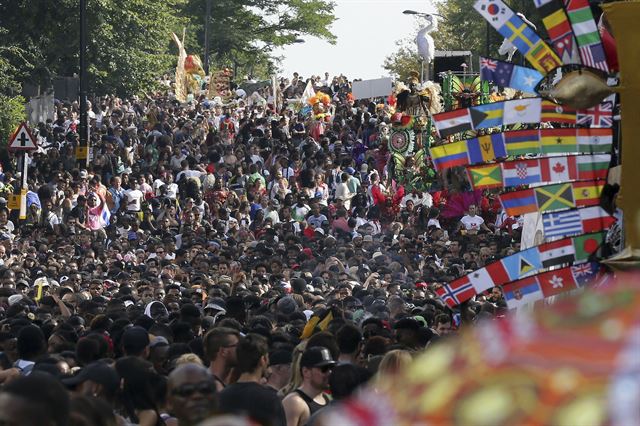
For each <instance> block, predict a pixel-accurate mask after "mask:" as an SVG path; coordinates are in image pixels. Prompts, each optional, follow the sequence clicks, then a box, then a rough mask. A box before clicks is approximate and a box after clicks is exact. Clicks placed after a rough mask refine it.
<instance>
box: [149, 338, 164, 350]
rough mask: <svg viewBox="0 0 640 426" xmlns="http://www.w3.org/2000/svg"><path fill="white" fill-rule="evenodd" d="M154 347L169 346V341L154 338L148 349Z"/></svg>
mask: <svg viewBox="0 0 640 426" xmlns="http://www.w3.org/2000/svg"><path fill="white" fill-rule="evenodd" d="M156 346H169V341H168V340H167V338H166V337H163V336H156V337H154V338H153V340H152V341H151V343H149V348H155V347H156Z"/></svg>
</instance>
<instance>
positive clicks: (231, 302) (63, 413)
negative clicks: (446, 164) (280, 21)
mask: <svg viewBox="0 0 640 426" xmlns="http://www.w3.org/2000/svg"><path fill="white" fill-rule="evenodd" d="M312 80H313V84H314V86H315V89H316V90H318V91H322V92H324V93H327V94H328V95H329V96H330V99H331V105H330V106H329V108H327V109H326V110H325V111H324V112H323V114H320V115H318V114H316V113H317V111H309V108H305V106H306V105H304V103H303V104H301V105H300V104H298V105H296V104H295V103H291V104H290V103H288V102H287V101H284V104H283V105H284V106H282V107H276V106H274V104H280V102H282V100H280V101H279V100H277V99H274V98H273V97H269V96H267V95H266V94H263V95H264V96H259V94H250V95H249V96H246V93H244V92H242V91H238V92H237V93H238V97H237V99H235V100H233V102H231V101H229V103H228V104H224V103H223V101H222V100H220V99H215V100H210V99H209V100H208V99H205V98H204V97H201V98H199V99H196V100H195V101H193V102H189V103H187V104H180V103H179V102H176V101H174V100H172V98H171V96H170V95H161V94H157V95H153V96H149V97H148V98H146V99H142V98H131V99H119V98H117V97H114V96H107V97H100V98H94V99H92V104H91V105H90V112H89V120H90V138H91V144H92V155H91V159H90V161H88V162H86V163H85V162H84V161H82V162H81V163H80V164H81V165H79V163H78V162H77V161H76V156H75V147H76V146H77V143H78V130H79V118H78V117H79V108H78V104H77V102H63V101H56V119H55V120H54V121H48V122H46V123H40V124H39V125H38V127H37V132H35V133H36V134H37V137H38V140H39V144H40V147H39V149H38V151H35V152H33V153H31V154H30V158H29V160H28V179H27V180H28V185H29V192H28V193H27V210H26V219H19V217H18V216H19V211H18V209H11V210H9V209H8V208H7V198H8V194H9V193H10V192H12V190H14V189H17V188H18V187H19V185H20V182H21V178H22V176H21V173H20V172H18V168H17V162H16V159H15V158H13V157H12V156H5V157H4V158H0V160H1V161H2V167H3V171H2V173H3V174H2V181H3V183H2V185H3V187H2V189H3V191H4V192H2V194H4V198H3V199H0V206H1V207H0V265H1V266H0V284H1V286H0V318H1V322H0V325H1V329H0V350H1V351H2V352H0V368H1V369H2V370H1V371H0V382H2V392H0V423H2V422H3V421H5V422H9V424H24V425H27V424H28V425H66V424H72V425H115V424H119V425H124V424H140V425H144V426H151V425H162V424H166V425H180V426H184V425H195V424H198V423H199V422H201V421H204V420H206V419H209V420H208V421H212V422H215V421H216V420H217V421H220V422H223V421H228V422H229V423H210V424H249V423H242V422H243V421H253V422H254V423H253V424H256V423H257V424H264V425H274V426H275V425H289V426H302V425H305V424H322V413H323V410H325V407H327V406H330V405H332V404H335V403H339V401H340V400H341V399H343V398H346V397H348V396H349V395H350V394H351V393H352V392H353V391H354V390H355V389H357V388H358V387H359V386H360V385H362V384H364V383H367V382H368V383H375V380H376V378H377V377H379V376H380V375H381V374H383V373H385V372H386V373H392V372H393V371H395V370H396V369H398V368H400V367H401V366H402V365H404V364H405V363H407V362H408V361H409V360H410V359H411V358H412V356H413V355H415V354H416V353H418V352H420V351H424V350H425V349H426V348H428V347H429V346H430V345H432V344H433V343H434V342H435V341H437V340H438V339H444V338H446V336H447V335H448V334H450V333H455V332H456V331H457V330H458V329H459V328H460V327H461V326H462V325H464V324H466V323H472V322H474V321H476V320H478V319H479V318H482V317H489V318H491V317H496V316H501V315H503V314H504V312H505V309H506V305H505V302H504V299H503V297H502V294H501V292H500V289H499V288H495V289H493V290H492V291H490V292H487V293H486V294H484V295H481V296H478V297H476V298H475V299H474V300H473V301H471V302H469V303H465V304H464V305H463V306H462V307H460V308H457V309H455V310H452V309H450V308H449V307H447V305H446V304H444V303H443V302H442V301H441V300H440V299H439V298H438V296H437V294H436V292H435V290H436V288H437V287H438V286H439V285H441V284H442V283H445V282H448V281H451V280H452V279H455V278H457V277H459V276H461V275H463V274H465V273H468V272H469V271H472V270H475V269H477V268H479V267H482V266H483V265H485V264H487V263H488V262H491V261H493V260H495V259H497V258H499V257H502V256H505V255H508V254H511V253H513V252H515V251H517V250H519V241H520V236H519V232H520V229H521V227H522V223H521V222H520V220H519V219H518V218H513V217H506V216H505V215H504V214H503V213H502V212H501V209H500V207H499V203H498V202H497V200H496V199H495V197H493V196H491V194H487V193H482V192H479V191H475V192H474V191H469V190H468V187H465V183H464V182H463V180H458V179H456V176H451V175H448V176H446V179H447V180H443V179H444V178H442V177H441V178H440V180H439V181H437V182H435V183H434V184H433V186H432V187H431V190H430V191H429V192H415V191H413V192H410V191H405V188H403V187H402V186H401V185H399V184H398V182H396V181H395V180H394V179H393V176H392V175H390V173H389V168H388V160H389V151H388V148H387V142H388V141H387V140H385V137H388V132H386V131H383V129H384V128H385V127H388V126H391V124H392V123H391V113H392V111H389V110H388V109H380V108H377V106H376V104H375V103H373V102H369V101H354V100H353V98H352V96H350V95H349V82H348V81H347V80H346V78H344V77H342V76H340V77H337V78H334V79H333V80H330V79H329V76H328V74H326V75H325V77H314V78H313V79H312ZM306 82H307V80H306V79H304V78H303V77H301V76H298V75H295V76H294V77H293V78H292V79H291V80H290V81H289V80H286V79H282V80H281V89H282V93H283V94H284V96H283V99H284V100H286V99H295V98H299V97H300V96H302V92H303V90H304V88H305V86H306ZM301 107H302V108H301ZM385 135H386V136H385ZM453 205H455V206H456V208H457V209H458V210H457V211H464V214H459V215H457V216H456V215H455V214H454V215H452V214H443V213H444V212H446V211H449V213H450V211H451V206H453ZM389 207H393V208H389ZM229 416H234V417H229ZM224 419H226V420H224ZM243 419H244V420H243ZM247 419H249V420H247ZM232 422H236V423H232ZM203 424H209V423H203Z"/></svg>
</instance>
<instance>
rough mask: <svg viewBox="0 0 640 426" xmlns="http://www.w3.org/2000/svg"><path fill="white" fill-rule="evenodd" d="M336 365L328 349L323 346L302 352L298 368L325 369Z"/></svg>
mask: <svg viewBox="0 0 640 426" xmlns="http://www.w3.org/2000/svg"><path fill="white" fill-rule="evenodd" d="M333 365H336V362H335V361H334V360H333V357H332V356H331V352H329V349H327V348H325V347H323V346H314V347H312V348H309V349H307V350H305V351H304V353H303V354H302V357H301V358H300V367H306V368H313V367H326V366H333Z"/></svg>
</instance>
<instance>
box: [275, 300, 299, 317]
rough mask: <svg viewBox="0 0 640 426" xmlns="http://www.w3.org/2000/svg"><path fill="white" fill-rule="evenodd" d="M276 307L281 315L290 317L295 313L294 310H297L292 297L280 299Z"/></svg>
mask: <svg viewBox="0 0 640 426" xmlns="http://www.w3.org/2000/svg"><path fill="white" fill-rule="evenodd" d="M276 307H277V308H278V311H280V312H281V313H283V314H285V315H291V314H292V313H294V312H295V311H296V309H298V304H297V303H296V301H295V300H294V298H293V297H291V296H285V297H283V298H282V299H280V300H278V303H277V304H276Z"/></svg>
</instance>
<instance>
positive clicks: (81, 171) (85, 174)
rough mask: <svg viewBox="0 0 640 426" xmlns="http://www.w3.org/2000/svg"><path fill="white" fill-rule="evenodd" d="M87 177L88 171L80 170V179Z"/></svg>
mask: <svg viewBox="0 0 640 426" xmlns="http://www.w3.org/2000/svg"><path fill="white" fill-rule="evenodd" d="M87 177H89V173H88V172H87V171H86V170H84V169H82V170H80V179H86V178H87Z"/></svg>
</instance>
